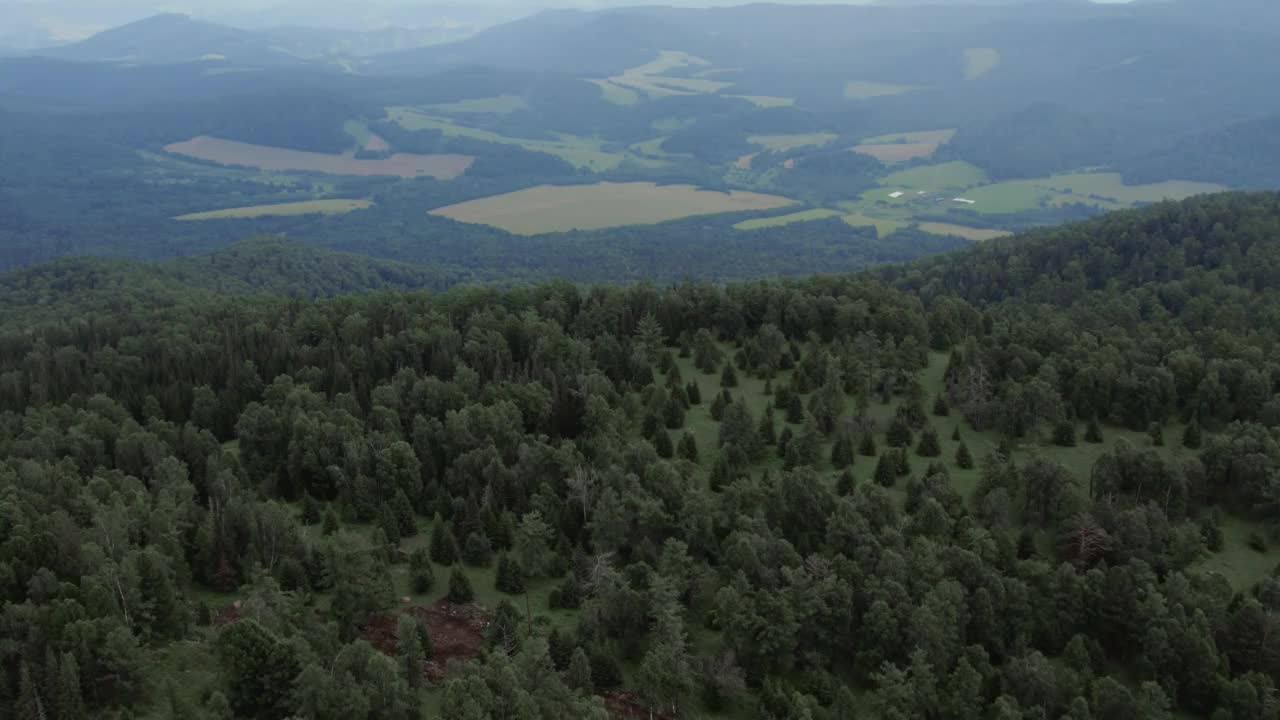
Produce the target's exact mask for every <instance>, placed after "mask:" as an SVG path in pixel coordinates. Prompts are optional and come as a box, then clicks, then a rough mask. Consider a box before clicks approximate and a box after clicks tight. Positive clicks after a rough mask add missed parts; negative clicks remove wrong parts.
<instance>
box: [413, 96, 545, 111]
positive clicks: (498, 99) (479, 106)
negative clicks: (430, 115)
mask: <svg viewBox="0 0 1280 720" xmlns="http://www.w3.org/2000/svg"><path fill="white" fill-rule="evenodd" d="M427 107H429V108H431V109H432V110H434V111H437V112H443V113H458V114H470V113H489V114H495V115H505V114H507V113H513V112H516V111H517V110H527V109H528V108H529V104H528V103H527V102H525V100H524V98H522V97H520V96H519V95H498V96H495V97H487V98H473V99H470V100H459V101H457V102H451V103H438V104H436V105H428V106H427Z"/></svg>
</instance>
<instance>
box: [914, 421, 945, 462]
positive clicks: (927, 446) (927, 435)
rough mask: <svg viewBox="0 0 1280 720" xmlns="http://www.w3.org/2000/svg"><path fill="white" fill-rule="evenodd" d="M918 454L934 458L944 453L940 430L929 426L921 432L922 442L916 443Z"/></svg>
mask: <svg viewBox="0 0 1280 720" xmlns="http://www.w3.org/2000/svg"><path fill="white" fill-rule="evenodd" d="M916 454H917V455H919V456H920V457H927V458H933V457H938V456H939V455H941V454H942V443H941V442H940V441H939V440H938V431H937V430H935V429H933V426H932V425H930V426H927V427H925V429H924V432H922V433H920V442H919V444H917V445H916Z"/></svg>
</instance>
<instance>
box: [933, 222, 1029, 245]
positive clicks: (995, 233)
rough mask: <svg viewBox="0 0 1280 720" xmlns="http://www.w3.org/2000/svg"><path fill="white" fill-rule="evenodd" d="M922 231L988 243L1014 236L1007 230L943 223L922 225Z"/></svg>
mask: <svg viewBox="0 0 1280 720" xmlns="http://www.w3.org/2000/svg"><path fill="white" fill-rule="evenodd" d="M920 229H921V230H923V231H925V232H927V233H932V234H934V235H956V236H958V237H962V238H964V239H965V240H972V241H974V242H986V241H987V240H995V239H996V238H1002V237H1008V236H1010V235H1012V234H1013V233H1011V232H1009V231H1007V230H987V229H985V228H975V227H969V226H968V225H956V224H954V223H941V222H926V223H920Z"/></svg>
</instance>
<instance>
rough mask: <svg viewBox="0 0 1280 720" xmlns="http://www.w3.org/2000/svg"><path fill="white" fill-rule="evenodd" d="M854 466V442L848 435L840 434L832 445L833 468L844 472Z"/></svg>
mask: <svg viewBox="0 0 1280 720" xmlns="http://www.w3.org/2000/svg"><path fill="white" fill-rule="evenodd" d="M852 464H853V440H852V438H850V437H849V434H848V433H844V432H842V433H840V434H839V435H837V436H836V441H835V442H834V443H832V445H831V466H832V467H834V468H836V469H837V470H843V469H845V468H848V467H849V466H850V465H852Z"/></svg>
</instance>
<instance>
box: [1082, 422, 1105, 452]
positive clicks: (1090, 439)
mask: <svg viewBox="0 0 1280 720" xmlns="http://www.w3.org/2000/svg"><path fill="white" fill-rule="evenodd" d="M1084 441H1085V442H1087V443H1091V444H1093V445H1097V444H1099V443H1101V442H1102V427H1101V426H1099V425H1098V418H1096V417H1092V418H1089V425H1088V427H1086V428H1085V431H1084Z"/></svg>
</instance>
